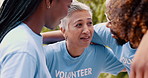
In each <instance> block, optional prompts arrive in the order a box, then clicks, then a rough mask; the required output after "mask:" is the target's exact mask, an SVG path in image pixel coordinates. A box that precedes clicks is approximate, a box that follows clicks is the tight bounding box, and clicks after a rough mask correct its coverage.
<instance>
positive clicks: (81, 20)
mask: <svg viewBox="0 0 148 78" xmlns="http://www.w3.org/2000/svg"><path fill="white" fill-rule="evenodd" d="M87 20H92V18H87ZM80 21H83V20H77V21H76V22H80ZM76 22H75V23H76Z"/></svg>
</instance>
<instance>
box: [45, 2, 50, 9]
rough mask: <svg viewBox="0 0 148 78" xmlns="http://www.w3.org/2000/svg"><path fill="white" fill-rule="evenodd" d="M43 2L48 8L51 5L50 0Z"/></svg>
mask: <svg viewBox="0 0 148 78" xmlns="http://www.w3.org/2000/svg"><path fill="white" fill-rule="evenodd" d="M45 4H46V6H47V8H48V9H49V8H50V6H51V1H50V0H45Z"/></svg>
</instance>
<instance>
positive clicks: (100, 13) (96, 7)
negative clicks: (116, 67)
mask: <svg viewBox="0 0 148 78" xmlns="http://www.w3.org/2000/svg"><path fill="white" fill-rule="evenodd" d="M78 1H80V2H82V3H85V4H86V5H88V6H89V7H90V8H91V9H92V13H93V23H94V24H97V23H101V22H106V17H105V14H104V13H105V9H106V8H105V0H78ZM57 29H58V28H57ZM47 31H51V30H49V29H47V28H45V27H44V28H43V30H42V32H47ZM99 78H128V74H127V73H126V72H121V73H119V74H118V75H117V76H114V75H111V74H107V73H103V74H100V76H99Z"/></svg>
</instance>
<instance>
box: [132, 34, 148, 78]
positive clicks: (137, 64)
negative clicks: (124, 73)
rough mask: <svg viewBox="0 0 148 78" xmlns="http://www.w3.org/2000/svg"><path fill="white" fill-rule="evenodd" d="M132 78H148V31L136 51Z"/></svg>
mask: <svg viewBox="0 0 148 78" xmlns="http://www.w3.org/2000/svg"><path fill="white" fill-rule="evenodd" d="M130 78H148V31H147V32H146V34H145V35H144V36H143V38H142V41H141V43H140V45H139V47H138V49H137V51H136V54H135V57H134V61H133V63H132V65H131V71H130Z"/></svg>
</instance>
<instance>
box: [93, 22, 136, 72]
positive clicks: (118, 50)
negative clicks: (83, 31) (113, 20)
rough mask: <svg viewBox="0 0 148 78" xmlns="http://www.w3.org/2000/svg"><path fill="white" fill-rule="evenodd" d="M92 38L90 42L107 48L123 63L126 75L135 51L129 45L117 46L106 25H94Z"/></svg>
mask: <svg viewBox="0 0 148 78" xmlns="http://www.w3.org/2000/svg"><path fill="white" fill-rule="evenodd" d="M94 30H95V31H94V36H93V39H92V42H94V43H97V44H101V45H105V46H109V47H110V48H111V49H112V50H113V53H114V54H115V56H116V57H117V58H118V59H119V60H120V61H121V62H122V63H123V65H124V66H125V68H126V69H127V71H128V73H129V72H130V65H131V63H132V61H133V57H134V54H135V52H136V49H133V48H131V46H130V43H129V42H127V43H126V44H124V45H122V46H121V45H118V44H117V42H116V40H115V39H114V38H113V37H112V36H111V32H110V29H109V28H107V27H106V23H101V24H96V25H95V26H94Z"/></svg>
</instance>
